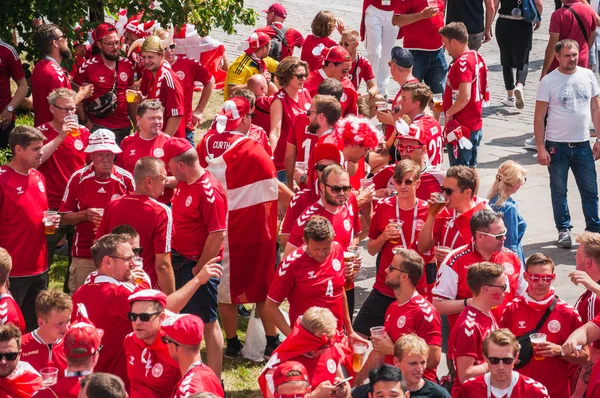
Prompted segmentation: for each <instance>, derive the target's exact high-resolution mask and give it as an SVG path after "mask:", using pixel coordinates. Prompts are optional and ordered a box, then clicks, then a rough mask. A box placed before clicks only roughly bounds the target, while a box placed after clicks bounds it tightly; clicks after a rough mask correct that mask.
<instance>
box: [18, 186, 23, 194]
mask: <svg viewBox="0 0 600 398" xmlns="http://www.w3.org/2000/svg"><path fill="white" fill-rule="evenodd" d="M17 193H18V194H19V195H21V194H22V193H23V187H17Z"/></svg>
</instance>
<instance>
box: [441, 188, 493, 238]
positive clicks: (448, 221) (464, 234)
mask: <svg viewBox="0 0 600 398" xmlns="http://www.w3.org/2000/svg"><path fill="white" fill-rule="evenodd" d="M473 201H474V202H475V206H473V207H472V208H471V210H469V211H467V212H465V213H459V212H457V211H456V210H448V209H447V208H444V209H443V210H442V211H441V212H440V214H438V215H437V217H436V218H435V222H434V224H433V238H434V239H435V242H436V246H447V247H449V248H451V249H457V248H459V247H461V246H464V245H466V244H469V243H471V242H472V241H473V235H472V234H471V227H470V222H471V217H473V214H475V213H477V212H478V211H479V210H486V209H489V206H487V204H486V202H485V201H484V200H480V199H479V198H477V197H473Z"/></svg>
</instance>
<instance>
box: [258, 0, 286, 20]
mask: <svg viewBox="0 0 600 398" xmlns="http://www.w3.org/2000/svg"><path fill="white" fill-rule="evenodd" d="M263 12H266V13H269V12H272V13H273V14H275V15H277V16H278V17H281V18H287V10H286V9H285V7H284V6H283V4H281V3H273V4H271V6H270V7H269V8H268V9H267V10H263Z"/></svg>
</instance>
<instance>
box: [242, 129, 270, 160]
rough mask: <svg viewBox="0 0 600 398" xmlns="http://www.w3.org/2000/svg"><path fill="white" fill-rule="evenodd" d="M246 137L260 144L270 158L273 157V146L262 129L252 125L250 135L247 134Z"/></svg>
mask: <svg viewBox="0 0 600 398" xmlns="http://www.w3.org/2000/svg"><path fill="white" fill-rule="evenodd" d="M246 135H247V136H248V137H249V138H252V139H253V140H254V141H256V142H258V143H259V144H260V146H262V147H263V149H264V150H265V152H267V154H268V155H269V156H273V151H272V150H271V144H270V143H269V136H268V135H267V132H266V131H265V130H264V129H263V128H262V127H260V126H257V125H256V124H254V123H252V124H250V129H249V130H248V133H246Z"/></svg>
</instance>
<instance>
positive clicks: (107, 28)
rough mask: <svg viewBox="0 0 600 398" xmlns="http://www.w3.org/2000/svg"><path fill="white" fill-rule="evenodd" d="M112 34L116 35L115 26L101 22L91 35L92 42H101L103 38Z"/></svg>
mask: <svg viewBox="0 0 600 398" xmlns="http://www.w3.org/2000/svg"><path fill="white" fill-rule="evenodd" d="M113 32H117V33H118V31H117V28H116V27H115V25H113V24H109V23H107V22H103V23H101V24H100V25H98V26H97V27H96V29H94V32H93V33H92V38H93V39H94V41H98V40H102V39H103V38H105V37H106V36H108V35H109V34H111V33H113Z"/></svg>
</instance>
